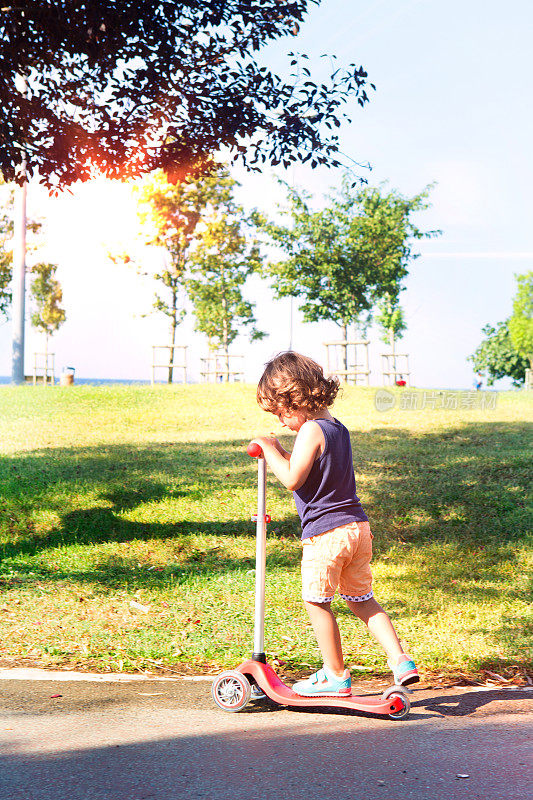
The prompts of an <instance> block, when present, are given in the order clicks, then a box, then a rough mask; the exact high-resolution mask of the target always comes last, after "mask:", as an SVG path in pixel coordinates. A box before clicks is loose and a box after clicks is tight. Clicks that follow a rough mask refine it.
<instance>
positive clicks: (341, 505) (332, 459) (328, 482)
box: [293, 419, 368, 539]
mask: <svg viewBox="0 0 533 800" xmlns="http://www.w3.org/2000/svg"><path fill="white" fill-rule="evenodd" d="M313 421H314V422H316V423H317V425H319V426H320V429H321V430H322V433H323V434H324V440H325V447H324V452H323V453H322V455H321V456H320V457H319V458H317V459H316V461H315V462H314V464H313V466H312V467H311V471H310V473H309V475H308V476H307V479H306V481H305V483H304V484H303V486H300V488H299V489H297V490H296V491H295V492H293V496H294V501H295V503H296V510H297V511H298V514H299V515H300V519H301V521H302V539H308V538H309V537H310V536H316V535H317V534H319V533H325V532H326V531H330V530H331V529H332V528H337V527H338V526H339V525H346V524H348V523H349V522H364V521H368V517H367V515H366V514H365V512H364V510H363V506H362V505H361V503H360V501H359V498H358V497H357V494H356V493H355V475H354V472H353V461H352V446H351V444H350V434H349V433H348V429H347V428H345V426H344V425H343V424H342V422H339V420H338V419H333V420H329V419H315V420H313Z"/></svg>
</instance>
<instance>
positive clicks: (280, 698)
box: [237, 659, 403, 714]
mask: <svg viewBox="0 0 533 800" xmlns="http://www.w3.org/2000/svg"><path fill="white" fill-rule="evenodd" d="M237 670H238V671H239V672H242V673H243V674H244V675H250V676H251V677H252V678H253V679H254V680H255V682H256V683H257V685H258V686H259V687H260V688H261V689H262V690H263V692H264V693H265V694H266V695H267V697H269V698H270V699H271V700H274V701H275V702H276V703H279V704H280V705H282V706H313V707H319V706H325V707H328V706H329V707H330V708H332V707H334V708H350V709H352V710H353V711H366V712H367V713H371V714H393V713H395V712H399V711H401V709H402V708H403V702H402V700H401V698H400V697H394V696H393V697H390V698H386V699H384V698H382V697H361V696H358V695H348V696H347V697H340V696H338V697H334V696H331V697H321V696H317V697H304V696H302V695H299V694H296V692H293V691H292V689H290V688H289V687H288V686H286V685H285V684H284V683H283V681H282V680H281V679H280V678H279V676H278V675H277V674H276V673H275V672H274V670H273V669H272V667H271V666H270V664H263V663H261V662H260V661H252V660H251V659H248V660H247V661H243V663H242V664H240V665H239V666H238V667H237Z"/></svg>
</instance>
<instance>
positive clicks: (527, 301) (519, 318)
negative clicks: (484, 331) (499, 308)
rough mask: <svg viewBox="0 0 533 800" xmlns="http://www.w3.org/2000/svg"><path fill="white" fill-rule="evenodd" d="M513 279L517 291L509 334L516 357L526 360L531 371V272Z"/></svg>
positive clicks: (532, 301)
mask: <svg viewBox="0 0 533 800" xmlns="http://www.w3.org/2000/svg"><path fill="white" fill-rule="evenodd" d="M515 278H516V280H517V282H518V291H517V293H516V295H515V297H514V300H513V315H512V317H511V319H510V320H509V334H510V336H511V342H512V343H513V347H514V349H515V350H516V352H517V353H518V355H519V356H522V358H525V359H527V360H528V361H529V366H530V368H531V369H533V271H532V272H527V273H525V274H524V275H515Z"/></svg>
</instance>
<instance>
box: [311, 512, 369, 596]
mask: <svg viewBox="0 0 533 800" xmlns="http://www.w3.org/2000/svg"><path fill="white" fill-rule="evenodd" d="M373 538H374V537H373V536H372V533H371V531H370V523H369V522H366V521H365V522H350V523H349V524H347V525H341V526H340V527H338V528H333V529H332V530H330V531H326V533H320V534H318V535H317V536H310V537H309V538H308V539H304V540H303V542H302V544H303V551H302V597H303V599H304V600H307V601H308V602H310V603H329V602H331V600H333V597H334V595H335V590H336V589H337V588H338V589H339V594H340V596H341V597H342V598H343V600H353V601H355V602H362V601H363V600H370V598H371V597H373V596H374V595H373V592H372V570H371V569H370V560H371V558H372V539H373Z"/></svg>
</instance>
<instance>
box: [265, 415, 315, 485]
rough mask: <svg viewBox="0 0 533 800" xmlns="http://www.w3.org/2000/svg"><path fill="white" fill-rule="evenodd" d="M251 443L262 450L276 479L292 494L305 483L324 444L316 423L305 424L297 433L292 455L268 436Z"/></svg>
mask: <svg viewBox="0 0 533 800" xmlns="http://www.w3.org/2000/svg"><path fill="white" fill-rule="evenodd" d="M253 441H254V442H257V443H258V444H259V445H260V446H261V447H262V448H263V453H264V455H265V459H266V462H267V464H268V466H269V467H270V469H271V470H272V472H273V473H274V475H275V476H276V478H278V480H279V481H281V483H282V484H283V485H284V486H286V488H287V489H289V490H290V491H291V492H293V491H295V490H296V489H299V488H300V486H303V484H304V483H305V481H306V479H307V476H308V475H309V472H310V471H311V467H312V466H313V462H314V461H315V459H316V457H317V454H318V452H319V450H320V447H321V445H323V443H324V434H323V433H322V431H321V430H320V426H319V425H317V424H316V422H312V421H308V422H306V423H305V424H304V425H302V427H301V428H300V430H299V431H298V435H297V437H296V441H295V443H294V448H293V451H292V453H287V451H286V450H283V448H282V447H281V445H280V444H279V442H278V440H277V439H275V438H273V437H270V436H257V437H256V438H255V439H254V440H253ZM280 448H281V451H282V452H280Z"/></svg>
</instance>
